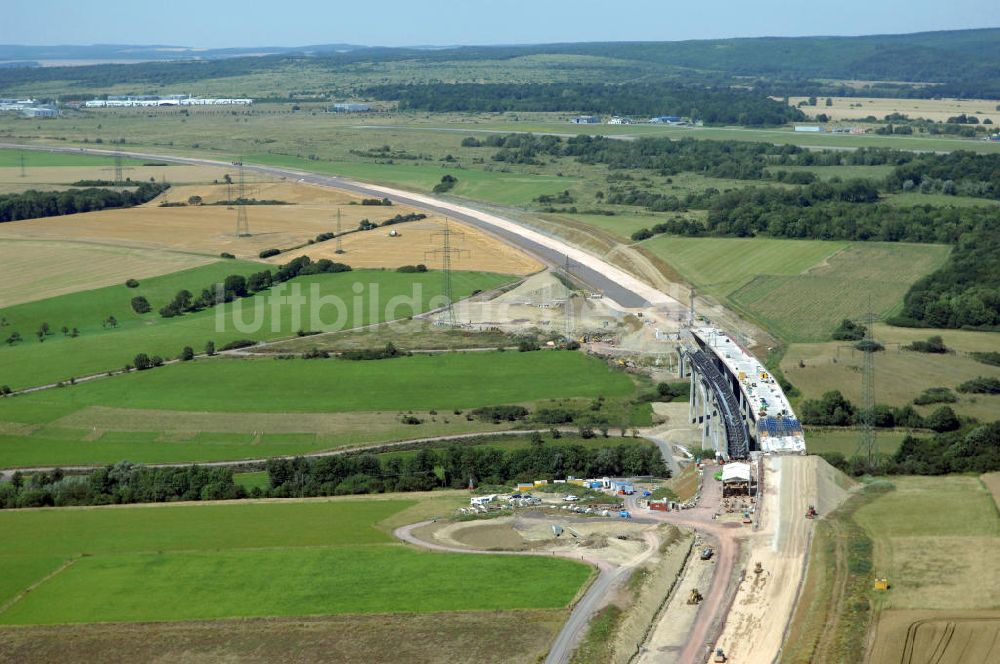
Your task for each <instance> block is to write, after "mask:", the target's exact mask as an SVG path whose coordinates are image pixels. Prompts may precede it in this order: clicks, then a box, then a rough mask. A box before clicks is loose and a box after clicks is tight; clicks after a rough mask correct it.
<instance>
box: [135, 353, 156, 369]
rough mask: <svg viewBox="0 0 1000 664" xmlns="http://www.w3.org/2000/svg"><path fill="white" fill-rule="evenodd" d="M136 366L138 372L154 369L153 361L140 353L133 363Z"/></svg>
mask: <svg viewBox="0 0 1000 664" xmlns="http://www.w3.org/2000/svg"><path fill="white" fill-rule="evenodd" d="M132 363H133V364H134V365H135V369H136V371H145V370H146V369H151V368H152V367H153V361H152V360H150V359H149V355H146V354H145V353H139V354H138V355H136V356H135V359H134V360H133V361H132Z"/></svg>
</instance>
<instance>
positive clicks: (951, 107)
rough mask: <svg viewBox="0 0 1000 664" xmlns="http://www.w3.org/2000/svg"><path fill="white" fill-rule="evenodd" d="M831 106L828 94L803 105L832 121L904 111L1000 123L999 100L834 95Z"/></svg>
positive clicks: (795, 100)
mask: <svg viewBox="0 0 1000 664" xmlns="http://www.w3.org/2000/svg"><path fill="white" fill-rule="evenodd" d="M831 99H832V100H833V105H832V106H827V105H826V97H819V98H818V99H817V100H816V105H815V106H803V107H802V110H803V111H804V112H805V113H806V114H808V115H816V114H818V113H826V114H827V115H828V116H830V118H831V119H833V120H858V119H860V118H864V117H867V116H869V115H874V116H875V117H876V118H878V119H879V120H881V119H883V118H884V117H885V116H887V115H889V114H891V113H902V114H903V115H906V116H909V117H910V118H912V119H916V118H925V119H927V120H934V121H935V122H944V121H946V120H947V119H948V118H951V117H954V116H956V115H961V114H962V113H965V114H966V115H975V116H976V117H977V118H979V121H980V122H982V121H983V120H985V119H986V118H989V119H991V120H992V121H993V123H994V125H996V124H998V123H1000V111H998V110H997V102H996V100H988V99H893V98H888V99H883V98H875V97H831ZM807 100H808V97H789V98H788V103H789V104H790V105H792V106H796V107H797V106H798V105H799V103H800V102H803V101H807Z"/></svg>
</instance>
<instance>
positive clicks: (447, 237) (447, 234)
mask: <svg viewBox="0 0 1000 664" xmlns="http://www.w3.org/2000/svg"><path fill="white" fill-rule="evenodd" d="M452 236H458V237H460V238H461V237H465V233H461V232H458V233H456V232H455V231H453V230H451V226H450V225H449V223H448V219H445V220H444V229H442V230H441V231H438V232H436V233H431V237H432V238H433V237H440V238H441V248H439V249H432V250H430V251H427V252H424V256H425V257H427V256H434V257H435V258H436V257H438V256H440V258H441V267H442V270H443V272H444V293H443V295H444V299H445V302H447V304H446V305H445V306H446V307H447V309H446V314H447V316H448V322H449V323H450V324H452V325H454V324H455V322H456V321H455V308H454V307H453V306H452V304H453V303H454V301H455V299H454V297H453V296H452V288H451V257H452V255H453V254H454V255H457V256H458V257H459V258H461V257H462V254H465V255H466V256H468V255H469V250H468V249H456V248H455V247H452V246H451V238H452Z"/></svg>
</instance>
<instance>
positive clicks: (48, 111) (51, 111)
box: [21, 106, 59, 118]
mask: <svg viewBox="0 0 1000 664" xmlns="http://www.w3.org/2000/svg"><path fill="white" fill-rule="evenodd" d="M21 113H23V114H24V117H26V118H54V117H58V116H59V111H58V110H57V109H55V108H52V107H51V106H30V107H28V108H25V109H23V110H22V111H21Z"/></svg>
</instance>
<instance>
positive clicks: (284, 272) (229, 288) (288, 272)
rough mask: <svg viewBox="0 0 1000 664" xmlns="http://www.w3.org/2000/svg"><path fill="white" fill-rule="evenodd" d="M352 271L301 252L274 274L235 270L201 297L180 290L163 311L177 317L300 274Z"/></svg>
mask: <svg viewBox="0 0 1000 664" xmlns="http://www.w3.org/2000/svg"><path fill="white" fill-rule="evenodd" d="M350 271H351V266H350V265H345V264H344V263H335V262H334V261H331V260H329V259H326V258H324V259H321V260H318V261H316V262H313V261H312V260H311V259H310V258H309V257H308V256H300V257H299V258H296V259H294V260H292V261H290V262H289V263H286V264H285V265H281V266H280V267H279V268H278V270H277V271H276V272H274V273H273V274H272V272H271V271H270V270H264V271H262V272H255V273H254V274H251V275H250V276H249V277H244V276H243V275H240V274H231V275H229V276H228V277H226V278H225V280H224V281H223V283H222V284H213V285H212V286H209V287H208V288H203V289H202V291H201V295H199V296H198V297H195V296H194V294H193V293H192V292H191V291H189V290H187V289H184V290H180V291H178V292H177V294H176V295H175V296H174V299H173V300H172V301H171V302H170V303H168V304H167V305H166V306H164V307H161V308H160V315H161V316H162V317H164V318H173V317H174V316H180V315H183V314H185V313H188V312H193V311H201V310H202V309H208V308H211V307H214V306H215V305H217V304H221V303H223V302H232V301H233V300H235V299H238V298H241V297H248V296H250V295H253V294H254V293H258V292H260V291H263V290H267V289H268V288H271V287H272V286H273V285H275V284H278V283H282V282H284V281H288V280H289V279H294V278H295V277H299V276H306V275H310V274H326V273H337V272H350Z"/></svg>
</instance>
